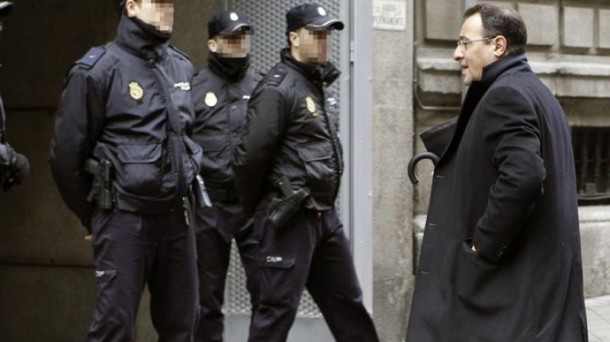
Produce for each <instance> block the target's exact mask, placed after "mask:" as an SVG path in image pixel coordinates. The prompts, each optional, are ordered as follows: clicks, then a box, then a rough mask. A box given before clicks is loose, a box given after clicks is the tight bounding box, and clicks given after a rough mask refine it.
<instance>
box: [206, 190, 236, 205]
mask: <svg viewBox="0 0 610 342" xmlns="http://www.w3.org/2000/svg"><path fill="white" fill-rule="evenodd" d="M208 194H209V195H210V198H211V199H212V200H214V202H227V203H232V202H237V201H238V199H239V198H238V197H237V192H236V191H235V189H232V188H214V187H212V186H210V187H208Z"/></svg>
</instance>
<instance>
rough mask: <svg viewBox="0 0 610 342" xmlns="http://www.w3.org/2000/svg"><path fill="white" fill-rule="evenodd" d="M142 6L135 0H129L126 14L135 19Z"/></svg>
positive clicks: (126, 4) (126, 5)
mask: <svg viewBox="0 0 610 342" xmlns="http://www.w3.org/2000/svg"><path fill="white" fill-rule="evenodd" d="M139 8H140V5H139V4H138V3H137V2H136V1H135V0H127V2H126V3H125V13H127V16H128V17H135V16H136V12H137V10H138V9H139Z"/></svg>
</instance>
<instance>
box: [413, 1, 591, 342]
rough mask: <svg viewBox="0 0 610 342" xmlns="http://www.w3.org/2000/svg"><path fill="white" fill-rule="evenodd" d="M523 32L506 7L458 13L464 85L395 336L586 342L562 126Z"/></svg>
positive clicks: (572, 186)
mask: <svg viewBox="0 0 610 342" xmlns="http://www.w3.org/2000/svg"><path fill="white" fill-rule="evenodd" d="M526 41H527V32H526V28H525V25H524V23H523V20H522V19H521V17H520V16H519V14H518V13H517V12H516V11H514V10H512V9H507V8H500V7H497V6H494V5H489V4H479V5H475V6H474V7H472V8H470V9H468V10H467V11H466V13H465V14H464V22H463V26H462V29H461V32H460V37H459V41H458V46H457V47H456V49H455V51H454V54H453V58H454V59H455V60H456V61H457V62H458V63H459V64H460V67H461V73H462V78H463V80H464V83H465V84H466V85H468V86H469V89H468V92H467V95H466V98H465V100H464V104H463V106H462V111H461V113H460V115H459V118H458V121H457V126H456V127H455V133H454V134H453V138H452V139H451V140H450V141H448V142H447V143H446V144H445V146H446V148H444V150H443V152H442V154H441V157H440V160H439V161H438V163H437V166H436V170H435V174H434V181H433V186H432V195H431V199H430V207H429V213H428V220H427V223H426V233H425V236H424V241H423V245H422V250H421V258H420V260H421V261H420V264H419V267H418V272H417V282H416V287H415V294H414V298H413V304H412V307H411V314H410V321H409V327H408V331H407V341H410V342H429V341H430V342H443V341H471V342H476V341H506V342H509V341H510V342H517V341H540V342H542V341H548V342H580V341H587V321H586V313H585V306H584V298H583V281H582V262H581V252H580V233H579V226H578V204H577V197H576V178H575V167H574V160H573V153H572V145H571V140H570V127H569V125H568V121H567V119H566V116H565V114H564V112H563V110H562V108H561V107H560V105H559V103H558V102H557V100H556V99H555V97H554V96H553V94H552V93H551V92H550V91H549V89H547V87H546V86H545V85H544V84H543V83H541V82H540V80H539V79H538V77H537V76H536V75H535V74H534V72H532V70H531V68H530V66H529V64H528V61H527V59H526V57H525V55H524V53H525V45H526ZM426 145H427V146H437V145H438V144H437V142H431V141H427V142H426Z"/></svg>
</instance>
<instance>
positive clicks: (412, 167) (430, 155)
mask: <svg viewBox="0 0 610 342" xmlns="http://www.w3.org/2000/svg"><path fill="white" fill-rule="evenodd" d="M423 159H430V160H431V161H432V163H434V165H435V166H436V163H438V156H437V155H436V154H434V153H432V152H422V153H420V154H417V155H416V156H415V157H413V158H411V160H410V161H409V165H408V166H407V172H408V173H409V179H410V180H411V183H413V184H417V183H418V182H419V178H418V177H417V174H416V173H415V165H417V163H419V162H420V161H421V160H423Z"/></svg>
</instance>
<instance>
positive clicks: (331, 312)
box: [248, 204, 379, 342]
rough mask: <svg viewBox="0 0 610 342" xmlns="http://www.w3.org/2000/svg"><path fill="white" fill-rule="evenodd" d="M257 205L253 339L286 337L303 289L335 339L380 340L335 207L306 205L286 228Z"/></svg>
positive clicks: (347, 341) (269, 341)
mask: <svg viewBox="0 0 610 342" xmlns="http://www.w3.org/2000/svg"><path fill="white" fill-rule="evenodd" d="M266 206H267V205H266V204H264V205H262V206H261V207H259V210H258V211H257V213H256V215H255V220H254V234H255V236H256V237H257V238H258V239H259V240H260V245H259V246H258V247H257V248H258V252H259V265H260V266H259V269H258V272H257V274H256V276H255V277H254V278H253V281H254V282H256V284H255V286H254V287H255V288H256V289H257V291H259V293H258V295H257V296H258V301H259V303H258V305H257V307H256V310H255V311H254V312H253V315H252V322H251V325H250V336H249V339H248V341H250V342H263V341H264V342H273V341H286V338H287V336H288V331H289V330H290V327H291V326H292V324H293V322H294V319H295V316H296V313H297V309H298V305H299V301H300V299H301V295H302V294H303V291H304V289H305V288H307V290H308V291H309V293H310V294H311V295H312V297H313V299H314V301H315V302H316V304H317V305H318V307H319V308H320V310H321V312H322V314H323V316H324V318H325V320H326V322H327V324H328V326H329V328H330V330H331V332H332V334H333V336H334V338H335V340H337V341H339V342H354V341H358V342H369V341H375V342H376V341H379V338H378V337H377V333H376V331H375V327H374V325H373V321H372V320H371V317H370V316H369V314H368V312H367V311H366V309H365V307H364V305H363V303H362V291H361V289H360V285H359V283H358V279H357V277H356V271H355V269H354V264H353V259H352V255H351V251H350V247H349V242H348V240H347V238H346V236H345V234H344V232H343V225H342V223H341V222H340V220H339V218H338V216H337V213H336V211H335V210H329V211H323V212H314V211H311V210H305V209H302V210H300V211H299V212H297V213H296V214H295V215H294V216H293V217H292V218H291V220H290V221H289V222H288V223H287V224H286V226H284V227H282V228H276V227H274V226H273V225H271V223H270V222H269V221H268V220H267V208H266Z"/></svg>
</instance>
